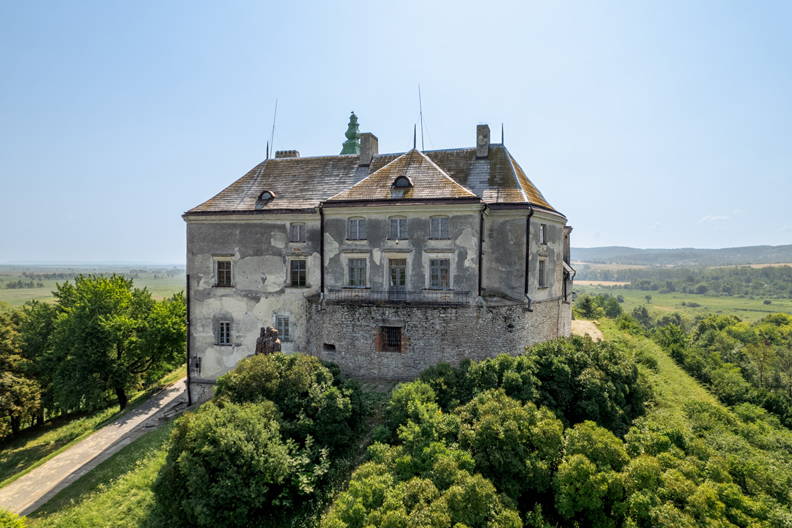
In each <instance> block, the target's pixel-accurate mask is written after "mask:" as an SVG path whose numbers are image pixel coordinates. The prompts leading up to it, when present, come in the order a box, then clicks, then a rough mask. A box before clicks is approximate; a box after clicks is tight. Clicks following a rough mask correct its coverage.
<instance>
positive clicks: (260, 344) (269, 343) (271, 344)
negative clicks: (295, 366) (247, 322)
mask: <svg viewBox="0 0 792 528" xmlns="http://www.w3.org/2000/svg"><path fill="white" fill-rule="evenodd" d="M280 350H281V342H280V339H278V331H277V330H276V329H275V328H273V327H271V326H268V327H267V328H264V327H263V326H262V327H261V335H260V336H259V338H258V339H256V355H259V354H264V355H265V356H266V355H267V354H272V353H273V352H280Z"/></svg>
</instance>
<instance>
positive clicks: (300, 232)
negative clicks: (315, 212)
mask: <svg viewBox="0 0 792 528" xmlns="http://www.w3.org/2000/svg"><path fill="white" fill-rule="evenodd" d="M294 228H297V236H296V237H295V236H294ZM289 242H305V223H304V222H293V223H291V224H289Z"/></svg>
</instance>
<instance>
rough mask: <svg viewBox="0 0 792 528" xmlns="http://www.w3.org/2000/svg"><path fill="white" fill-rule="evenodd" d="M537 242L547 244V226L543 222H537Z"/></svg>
mask: <svg viewBox="0 0 792 528" xmlns="http://www.w3.org/2000/svg"><path fill="white" fill-rule="evenodd" d="M539 243H540V244H547V226H546V225H545V224H539Z"/></svg>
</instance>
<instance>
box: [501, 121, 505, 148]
mask: <svg viewBox="0 0 792 528" xmlns="http://www.w3.org/2000/svg"><path fill="white" fill-rule="evenodd" d="M501 145H504V143H503V123H501Z"/></svg>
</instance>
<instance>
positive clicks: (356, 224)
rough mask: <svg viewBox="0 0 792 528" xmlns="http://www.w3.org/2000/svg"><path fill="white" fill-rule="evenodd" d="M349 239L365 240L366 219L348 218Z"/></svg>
mask: <svg viewBox="0 0 792 528" xmlns="http://www.w3.org/2000/svg"><path fill="white" fill-rule="evenodd" d="M349 239H350V240H366V219H365V218H350V219H349Z"/></svg>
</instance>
